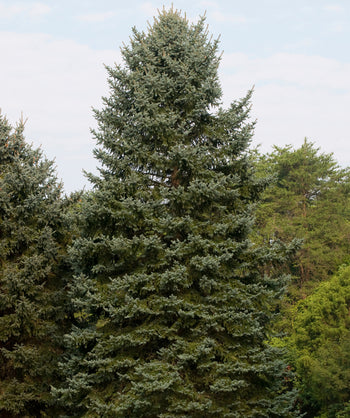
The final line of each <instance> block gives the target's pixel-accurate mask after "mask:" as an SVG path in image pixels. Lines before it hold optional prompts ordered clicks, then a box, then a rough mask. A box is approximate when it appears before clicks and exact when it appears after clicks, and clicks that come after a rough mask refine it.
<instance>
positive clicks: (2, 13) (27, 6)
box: [0, 2, 51, 19]
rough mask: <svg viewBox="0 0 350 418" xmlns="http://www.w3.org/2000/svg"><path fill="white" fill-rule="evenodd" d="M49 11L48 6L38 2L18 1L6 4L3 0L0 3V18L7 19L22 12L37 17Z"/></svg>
mask: <svg viewBox="0 0 350 418" xmlns="http://www.w3.org/2000/svg"><path fill="white" fill-rule="evenodd" d="M50 11H51V7H50V6H48V5H47V4H44V3H39V2H35V3H32V2H29V3H28V2H27V3H24V2H20V3H13V4H11V5H7V4H5V3H3V2H2V3H0V19H9V18H13V17H15V16H17V15H20V14H24V13H25V14H26V15H29V16H32V17H38V16H42V15H44V14H47V13H49V12H50Z"/></svg>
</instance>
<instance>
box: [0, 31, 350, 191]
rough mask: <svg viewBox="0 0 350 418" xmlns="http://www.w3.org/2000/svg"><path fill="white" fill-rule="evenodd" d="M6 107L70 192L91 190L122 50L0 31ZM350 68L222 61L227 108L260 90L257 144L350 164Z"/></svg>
mask: <svg viewBox="0 0 350 418" xmlns="http://www.w3.org/2000/svg"><path fill="white" fill-rule="evenodd" d="M0 56H2V57H6V60H5V59H4V60H3V61H2V63H1V66H0V92H1V101H0V107H1V108H2V111H3V113H5V114H7V115H8V117H9V119H10V121H11V122H12V123H16V121H17V120H18V119H19V118H20V115H21V112H22V111H23V114H24V117H25V118H26V117H28V122H27V126H26V131H25V133H26V138H27V139H28V141H29V142H32V141H33V142H34V144H35V145H36V146H38V145H40V144H42V148H43V150H44V152H45V153H46V154H47V155H48V157H49V158H53V157H56V162H57V166H58V170H59V171H58V173H59V176H60V177H63V180H64V182H65V185H66V189H67V190H74V189H78V188H80V187H82V185H83V184H85V183H86V181H85V180H84V177H83V175H82V174H81V170H82V168H84V169H87V170H93V168H94V166H95V165H96V162H95V160H94V159H93V157H92V148H93V147H94V145H95V144H94V141H93V139H92V136H91V134H90V132H89V127H91V126H92V127H93V126H95V121H94V119H93V115H92V111H91V106H94V107H97V108H101V96H103V95H106V94H108V89H107V83H106V79H107V73H106V71H105V69H104V68H103V65H102V64H103V63H106V64H109V65H113V62H114V61H117V62H120V53H119V50H115V51H111V50H105V51H97V50H93V49H91V48H89V47H87V46H85V45H81V44H78V43H76V42H73V41H69V40H61V41H59V40H56V39H54V38H53V37H51V36H48V35H43V34H16V33H5V32H0ZM349 73H350V63H342V62H340V61H337V60H334V59H327V58H324V57H320V56H307V55H303V54H288V53H283V54H274V55H271V56H269V57H266V58H258V59H257V58H251V57H249V56H248V55H246V54H224V56H223V61H222V65H221V70H220V76H221V80H222V87H223V92H224V103H225V105H227V104H229V102H231V101H232V100H234V99H237V98H239V97H242V96H243V95H244V94H245V93H246V92H247V90H248V89H249V88H251V87H252V86H253V84H255V86H256V87H255V93H254V96H253V99H252V104H253V111H252V115H253V117H257V118H258V123H257V127H256V135H255V139H254V143H262V144H263V150H264V151H266V150H270V146H271V145H272V144H277V145H283V144H286V143H293V144H296V145H298V144H301V143H302V141H303V139H304V137H305V136H307V137H309V138H310V139H311V140H313V141H315V142H316V143H317V144H318V145H319V146H321V148H322V151H324V152H332V151H334V153H335V157H336V158H337V160H338V161H339V162H341V163H343V164H346V165H350V145H349V144H350V137H349V136H350V134H348V132H349V129H348V112H349V109H350V78H349Z"/></svg>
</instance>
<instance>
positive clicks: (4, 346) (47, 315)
mask: <svg viewBox="0 0 350 418" xmlns="http://www.w3.org/2000/svg"><path fill="white" fill-rule="evenodd" d="M60 193H61V192H60V185H59V184H57V181H56V177H55V174H54V168H53V163H52V162H51V161H48V160H47V159H45V158H44V157H43V156H42V153H41V151H40V150H38V149H36V150H34V149H32V148H31V147H30V146H29V145H28V144H26V143H25V140H24V137H23V123H21V124H19V125H18V126H17V128H16V129H12V127H11V126H10V125H9V123H8V122H7V120H6V119H5V118H4V117H3V116H1V115H0V416H1V417H24V416H25V417H37V416H41V414H44V413H45V412H46V413H48V416H54V411H55V408H54V407H53V404H52V398H51V395H50V385H51V384H54V383H56V384H57V373H58V369H57V363H58V357H59V353H60V351H61V350H62V343H61V340H62V333H63V328H62V327H63V325H64V323H65V321H66V319H65V311H64V310H65V309H66V303H65V296H64V279H63V271H64V268H65V267H64V258H65V249H64V248H65V245H66V240H67V237H68V234H67V233H66V232H65V221H64V217H63V216H62V213H63V206H64V204H63V203H62V200H61V198H60ZM65 332H67V331H65ZM60 334H61V337H60Z"/></svg>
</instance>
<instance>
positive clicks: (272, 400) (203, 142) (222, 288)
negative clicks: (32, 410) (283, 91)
mask: <svg viewBox="0 0 350 418" xmlns="http://www.w3.org/2000/svg"><path fill="white" fill-rule="evenodd" d="M217 53H218V41H216V40H214V41H213V40H212V39H211V38H209V37H208V32H207V30H206V28H205V21H204V18H201V19H200V20H199V21H198V23H196V24H191V25H190V24H189V22H188V21H187V20H186V18H184V17H183V16H182V15H181V13H179V12H178V11H175V10H173V9H170V10H169V11H166V10H163V11H162V12H161V13H160V14H159V16H158V18H156V19H155V22H154V24H153V25H152V26H150V27H149V29H148V31H147V33H144V32H139V31H137V30H136V29H133V37H132V39H131V41H130V45H129V46H124V48H123V49H122V55H123V59H124V65H123V66H118V65H116V66H115V67H113V68H108V73H109V85H110V96H109V97H107V98H105V99H104V108H103V109H102V110H101V111H95V114H96V119H97V121H98V125H99V129H98V130H97V131H96V132H95V137H96V139H97V143H98V145H99V147H98V148H97V149H96V150H95V155H96V157H97V159H98V160H99V162H100V163H101V164H102V167H101V169H100V176H93V175H90V176H89V177H90V180H91V181H92V183H93V185H94V192H93V193H91V194H89V195H88V196H87V197H86V200H85V202H84V203H83V206H82V216H81V222H82V236H81V238H79V239H77V240H76V241H75V243H74V245H73V246H72V247H71V249H70V258H71V263H72V267H73V270H74V273H75V280H74V282H73V285H72V289H71V298H72V301H73V303H74V306H75V309H76V312H75V324H74V327H73V330H72V332H71V333H70V334H69V335H67V336H66V343H67V348H68V350H69V353H70V355H69V356H67V358H66V361H65V362H64V363H63V365H62V368H63V371H64V373H65V375H66V382H65V384H64V385H63V386H62V387H60V388H56V395H57V396H58V397H59V399H60V401H61V402H62V404H64V405H65V406H66V407H67V414H68V415H69V416H71V415H72V416H88V417H101V416H103V417H164V418H165V417H180V416H181V417H185V416H186V417H193V418H194V417H198V418H199V417H201V418H203V417H281V416H284V417H288V416H290V412H289V408H290V404H289V400H288V399H289V398H288V396H286V395H285V394H283V393H282V392H280V390H281V383H283V381H284V380H283V378H282V374H283V368H284V365H283V363H282V362H281V361H280V360H279V359H278V355H279V352H278V350H277V349H274V348H271V347H269V346H268V344H267V343H266V340H267V336H268V330H269V322H270V320H271V310H272V308H271V307H272V306H273V303H274V301H275V300H276V297H277V292H279V291H280V290H281V287H282V285H283V279H282V278H279V279H272V278H269V277H266V276H264V275H263V274H262V269H261V266H262V265H263V264H264V263H265V262H268V261H271V260H272V259H274V258H275V257H276V253H278V251H279V250H278V249H276V248H275V251H274V249H273V248H268V247H265V248H256V247H254V246H253V245H252V244H251V243H250V242H249V240H248V234H249V231H250V228H251V225H252V222H253V218H252V208H253V206H254V202H255V201H256V199H257V198H258V196H259V194H260V192H261V190H262V189H263V188H264V187H265V181H264V180H262V181H257V180H256V179H255V177H254V173H253V169H252V167H251V165H250V162H249V158H248V157H247V147H248V145H249V143H250V140H251V137H252V134H253V127H254V123H252V122H250V120H249V109H250V102H249V100H250V96H251V93H250V92H249V93H248V95H247V96H246V97H244V98H243V99H242V100H239V101H235V102H233V104H232V105H231V106H230V107H229V108H228V109H227V110H224V109H221V108H219V107H218V106H219V104H220V98H221V89H220V85H219V81H218V74H217V70H218V65H219V61H220V58H219V57H218V55H217Z"/></svg>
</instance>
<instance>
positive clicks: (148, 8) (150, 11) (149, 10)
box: [140, 1, 158, 17]
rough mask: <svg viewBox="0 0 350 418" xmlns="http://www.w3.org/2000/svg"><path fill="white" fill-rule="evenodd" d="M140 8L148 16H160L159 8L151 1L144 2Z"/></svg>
mask: <svg viewBox="0 0 350 418" xmlns="http://www.w3.org/2000/svg"><path fill="white" fill-rule="evenodd" d="M140 9H141V10H142V12H143V13H144V14H145V15H146V16H148V17H153V16H158V8H157V7H156V6H154V4H153V3H151V2H149V1H147V2H144V3H142V4H141V6H140Z"/></svg>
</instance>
